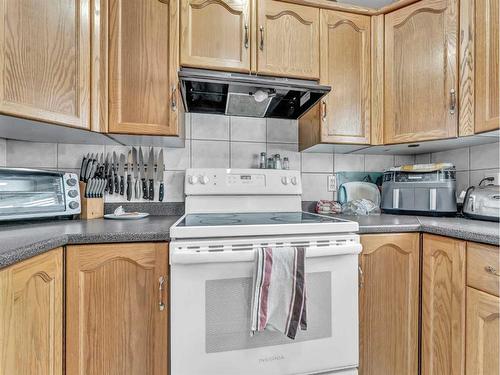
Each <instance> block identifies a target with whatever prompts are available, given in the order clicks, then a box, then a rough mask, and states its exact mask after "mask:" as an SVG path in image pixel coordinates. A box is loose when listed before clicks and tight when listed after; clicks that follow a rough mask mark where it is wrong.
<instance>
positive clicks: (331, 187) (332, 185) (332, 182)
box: [328, 174, 337, 191]
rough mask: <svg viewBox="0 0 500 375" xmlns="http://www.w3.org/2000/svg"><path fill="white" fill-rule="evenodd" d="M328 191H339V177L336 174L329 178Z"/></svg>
mask: <svg viewBox="0 0 500 375" xmlns="http://www.w3.org/2000/svg"><path fill="white" fill-rule="evenodd" d="M328 191H337V176H335V175H334V174H332V175H329V176H328Z"/></svg>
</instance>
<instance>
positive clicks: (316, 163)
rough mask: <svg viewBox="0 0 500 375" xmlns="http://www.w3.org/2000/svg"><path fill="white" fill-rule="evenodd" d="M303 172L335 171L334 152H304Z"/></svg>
mask: <svg viewBox="0 0 500 375" xmlns="http://www.w3.org/2000/svg"><path fill="white" fill-rule="evenodd" d="M301 155H302V172H316V173H333V154H320V153H312V152H311V153H309V152H306V153H302V154H301Z"/></svg>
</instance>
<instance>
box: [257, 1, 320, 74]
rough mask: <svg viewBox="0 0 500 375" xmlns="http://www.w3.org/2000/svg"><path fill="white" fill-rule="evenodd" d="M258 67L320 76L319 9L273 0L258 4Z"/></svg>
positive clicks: (263, 69)
mask: <svg viewBox="0 0 500 375" xmlns="http://www.w3.org/2000/svg"><path fill="white" fill-rule="evenodd" d="M257 10H258V22H257V28H258V30H257V35H258V37H257V41H256V42H257V43H256V44H257V70H258V72H259V73H261V74H271V75H277V76H287V77H297V78H313V79H318V78H319V9H318V8H314V7H307V6H302V5H296V4H288V3H282V2H279V1H274V0H259V1H258V3H257Z"/></svg>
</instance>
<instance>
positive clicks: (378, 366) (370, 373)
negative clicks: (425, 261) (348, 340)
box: [359, 233, 420, 375]
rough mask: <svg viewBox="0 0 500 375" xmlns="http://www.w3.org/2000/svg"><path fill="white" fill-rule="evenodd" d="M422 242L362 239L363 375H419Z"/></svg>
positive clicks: (406, 237) (400, 237) (395, 237)
mask: <svg viewBox="0 0 500 375" xmlns="http://www.w3.org/2000/svg"><path fill="white" fill-rule="evenodd" d="M419 238H420V235H419V234H418V233H401V234H390V235H388V234H374V235H363V236H361V243H362V245H363V252H362V254H361V256H360V270H361V271H362V274H361V275H360V292H359V293H360V297H359V312H360V316H359V319H360V370H359V373H360V375H403V374H404V375H417V374H418V311H419V263H420V260H419V259H420V246H419Z"/></svg>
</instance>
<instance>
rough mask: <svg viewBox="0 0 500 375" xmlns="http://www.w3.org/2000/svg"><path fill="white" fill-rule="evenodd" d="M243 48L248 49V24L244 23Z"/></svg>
mask: <svg viewBox="0 0 500 375" xmlns="http://www.w3.org/2000/svg"><path fill="white" fill-rule="evenodd" d="M245 48H246V49H248V24H245Z"/></svg>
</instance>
